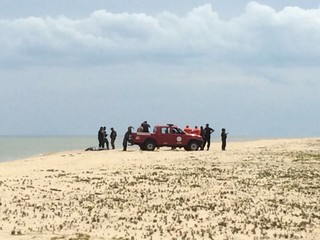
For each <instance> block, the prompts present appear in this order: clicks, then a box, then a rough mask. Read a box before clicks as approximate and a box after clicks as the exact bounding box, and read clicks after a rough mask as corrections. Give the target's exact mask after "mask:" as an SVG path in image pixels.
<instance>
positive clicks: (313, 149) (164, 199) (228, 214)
mask: <svg viewBox="0 0 320 240" xmlns="http://www.w3.org/2000/svg"><path fill="white" fill-rule="evenodd" d="M0 169H1V172H0V218H1V219H0V239H1V240H2V239H50V240H58V239H68V240H76V239H78V240H80V239H81V240H85V239H130V240H131V239H235V240H238V239H239V240H241V239H314V240H316V239H317V240H318V239H320V139H279V140H261V141H250V142H230V143H228V145H227V151H221V150H220V142H219V143H217V142H213V143H212V146H211V149H210V151H195V152H186V151H184V150H173V151H172V150H170V149H168V148H161V149H157V150H156V151H154V152H145V151H140V150H138V149H137V148H130V147H129V150H128V151H127V152H122V151H121V150H120V149H116V150H109V151H87V152H86V151H70V152H62V153H56V154H50V155H45V156H38V157H34V158H29V159H24V160H19V161H14V162H6V163H1V164H0Z"/></svg>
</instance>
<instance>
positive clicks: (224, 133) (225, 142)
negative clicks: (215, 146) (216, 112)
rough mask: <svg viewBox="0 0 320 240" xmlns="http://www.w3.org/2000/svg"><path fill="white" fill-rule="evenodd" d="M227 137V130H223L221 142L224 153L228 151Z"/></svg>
mask: <svg viewBox="0 0 320 240" xmlns="http://www.w3.org/2000/svg"><path fill="white" fill-rule="evenodd" d="M227 135H228V133H226V129H225V128H222V129H221V142H222V145H221V148H222V151H224V150H226V146H227Z"/></svg>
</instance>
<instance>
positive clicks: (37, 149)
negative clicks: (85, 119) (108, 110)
mask: <svg viewBox="0 0 320 240" xmlns="http://www.w3.org/2000/svg"><path fill="white" fill-rule="evenodd" d="M1 137H2V138H5V139H7V138H9V139H15V138H19V139H20V138H25V139H28V138H32V139H39V140H38V141H37V142H36V143H33V144H31V145H30V146H29V145H27V146H26V145H23V144H22V143H20V144H19V146H18V147H17V148H16V147H12V146H6V145H7V144H5V141H4V140H3V139H2V145H4V147H3V148H4V149H0V150H2V151H0V152H2V156H1V154H0V163H6V162H12V161H19V160H23V159H27V158H35V157H41V156H45V155H48V154H55V153H59V152H68V151H82V150H85V149H86V148H88V147H97V146H95V145H94V144H97V143H96V141H95V140H96V137H95V136H20V137H19V136H0V138H1ZM55 138H63V139H68V138H70V139H77V138H80V139H81V138H85V139H87V140H88V139H89V141H87V143H81V141H80V143H76V142H75V143H74V145H75V146H76V145H79V146H81V147H75V146H73V145H71V147H70V146H69V147H68V145H67V144H66V145H58V146H52V145H54V142H53V140H54V141H56V140H55ZM317 138H318V137H302V138H296V137H291V138H282V137H278V138H276V137H270V138H258V137H233V138H231V139H232V140H231V141H230V140H229V139H228V140H227V143H228V144H230V143H232V142H235V143H238V142H255V141H264V140H281V139H283V140H285V139H317ZM43 139H45V140H47V139H50V140H49V141H48V143H43V142H45V140H44V141H43ZM82 141H83V140H82ZM91 142H93V144H90V143H91ZM0 143H1V139H0ZM39 143H40V144H39ZM24 144H25V143H24ZM220 144H221V141H220V138H218V137H213V141H212V146H213V147H214V148H216V149H217V146H216V145H219V148H220ZM48 146H49V147H48ZM130 148H132V146H129V149H130ZM120 149H122V137H121V136H120V137H119V138H118V139H117V141H116V150H120ZM218 150H219V149H218ZM3 151H4V152H3ZM19 151H21V152H19Z"/></svg>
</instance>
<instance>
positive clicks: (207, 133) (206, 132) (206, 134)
mask: <svg viewBox="0 0 320 240" xmlns="http://www.w3.org/2000/svg"><path fill="white" fill-rule="evenodd" d="M213 132H214V129H212V128H211V127H209V123H207V124H206V127H205V128H204V142H203V146H202V150H203V149H204V148H205V146H206V144H207V151H208V150H209V148H210V141H211V133H213Z"/></svg>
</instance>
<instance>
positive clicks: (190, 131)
mask: <svg viewBox="0 0 320 240" xmlns="http://www.w3.org/2000/svg"><path fill="white" fill-rule="evenodd" d="M183 131H185V132H186V133H188V134H192V128H190V127H189V125H187V126H186V127H185V128H184V129H183Z"/></svg>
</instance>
